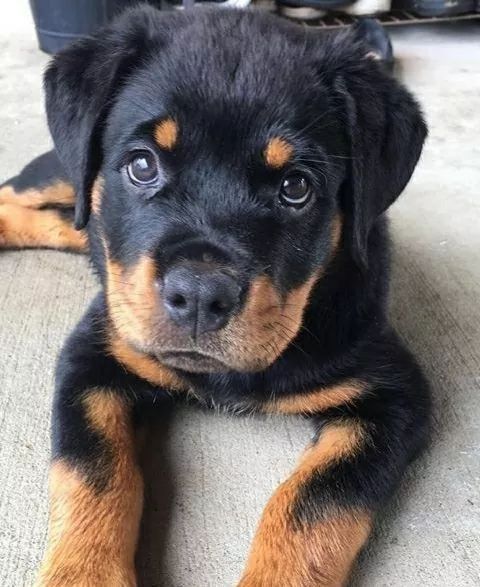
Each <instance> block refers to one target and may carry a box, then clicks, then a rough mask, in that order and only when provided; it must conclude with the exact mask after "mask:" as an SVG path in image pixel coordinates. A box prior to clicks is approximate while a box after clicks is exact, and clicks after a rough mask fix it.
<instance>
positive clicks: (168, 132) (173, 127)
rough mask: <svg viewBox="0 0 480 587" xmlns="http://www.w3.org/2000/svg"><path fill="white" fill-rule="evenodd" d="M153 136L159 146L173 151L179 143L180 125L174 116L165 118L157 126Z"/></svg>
mask: <svg viewBox="0 0 480 587" xmlns="http://www.w3.org/2000/svg"><path fill="white" fill-rule="evenodd" d="M153 136H154V138H155V141H156V142H157V144H158V145H159V147H161V148H162V149H165V150H166V151H172V150H173V149H174V148H175V145H176V144H177V138H178V125H177V123H176V122H175V121H174V120H173V118H164V119H163V120H162V121H160V122H159V123H158V124H157V125H156V126H155V130H154V133H153Z"/></svg>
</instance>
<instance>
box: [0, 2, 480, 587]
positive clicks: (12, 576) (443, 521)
mask: <svg viewBox="0 0 480 587" xmlns="http://www.w3.org/2000/svg"><path fill="white" fill-rule="evenodd" d="M479 40H480V27H479V26H478V25H477V24H470V25H465V26H455V27H452V26H443V27H441V28H440V27H438V28H433V27H424V28H414V29H403V30H396V31H395V33H394V41H395V49H396V52H397V55H398V56H400V57H401V62H402V75H403V76H404V78H405V80H406V81H407V82H408V83H409V85H410V86H411V87H412V88H413V89H414V90H415V91H416V93H417V95H418V97H419V98H420V100H421V101H422V102H423V104H424V107H425V111H426V114H427V118H428V122H429V124H430V139H429V141H428V144H427V147H426V149H425V152H424V156H423V158H422V161H421V164H420V166H419V168H418V170H417V172H416V173H415V177H414V179H413V181H412V182H411V183H410V185H409V186H408V188H407V190H406V191H405V194H404V196H403V197H402V198H401V201H400V202H398V204H396V205H395V206H394V208H393V209H392V213H391V217H392V220H393V234H394V242H395V256H394V277H393V288H392V289H393V291H392V293H393V295H392V298H393V299H392V305H391V315H392V320H393V322H394V323H395V325H396V326H397V328H398V330H399V331H400V333H401V335H402V337H403V338H404V339H405V340H406V341H407V342H408V344H409V345H410V346H411V347H412V349H413V350H414V351H415V352H416V353H417V355H418V357H419V359H420V361H421V363H422V364H423V366H424V368H425V370H426V372H427V374H428V376H429V377H430V379H431V381H432V383H433V388H434V395H435V419H434V422H435V426H434V434H433V439H432V445H431V448H430V449H429V451H428V453H427V454H426V455H425V456H424V457H423V458H422V459H421V460H419V461H418V462H417V463H416V465H415V466H414V467H412V468H411V470H410V472H409V474H408V476H407V479H406V480H405V482H404V484H403V486H402V489H401V491H400V492H399V494H398V496H397V498H396V499H395V500H394V502H393V503H392V504H391V505H390V507H389V508H388V510H387V511H386V512H385V513H384V515H383V516H382V518H381V520H380V522H379V524H378V528H377V531H376V536H375V537H374V539H373V540H372V542H371V544H370V545H369V547H368V548H367V550H366V552H365V553H364V555H363V556H362V559H361V561H360V565H359V568H358V571H357V573H356V578H355V579H354V584H355V585H356V586H357V587H367V586H369V587H387V586H388V587H409V586H417V585H428V586H429V587H430V586H443V587H452V586H472V587H473V586H477V585H479V584H480V571H479V564H480V513H479V508H480V484H479V474H480V463H479V451H480V448H479V445H480V435H479V421H480V413H479V406H480V304H479V300H480V200H479V195H478V186H479V185H480V172H479V161H480V115H479V113H480V42H479ZM45 63H46V57H45V56H44V55H42V54H41V53H39V52H38V51H37V49H36V44H35V39H34V34H33V28H32V24H31V22H30V19H29V16H28V11H27V3H26V2H25V3H17V5H15V6H14V4H13V3H10V7H9V12H8V17H7V16H6V15H5V16H4V18H3V19H2V21H1V22H0V78H1V83H0V128H1V133H2V138H1V141H0V143H1V144H0V180H2V179H4V178H6V177H7V176H9V175H11V174H12V172H15V171H16V170H18V169H19V168H20V167H21V166H22V165H23V164H24V163H26V162H28V161H29V160H30V159H31V158H32V157H33V156H34V155H36V154H38V153H40V152H42V151H43V150H45V149H46V148H47V147H48V146H49V138H48V135H47V130H46V125H45V120H44V116H43V104H42V96H41V72H42V69H43V67H44V65H45ZM95 290H96V285H95V282H94V280H93V278H92V276H91V274H90V271H89V269H88V267H87V263H86V261H85V260H84V259H83V258H81V257H76V256H72V255H67V254H62V253H56V252H47V251H45V252H39V251H30V252H4V253H2V254H1V255H0V348H1V349H2V355H1V356H2V359H1V361H2V363H1V366H0V553H1V554H0V585H2V586H3V587H18V586H21V585H30V584H31V583H32V580H33V577H34V571H35V568H36V566H37V564H38V561H39V559H40V556H41V553H42V548H43V544H44V541H45V535H46V518H47V494H46V493H47V469H48V450H49V449H48V430H49V413H50V400H51V391H52V377H53V370H54V363H55V357H56V354H57V351H58V350H59V348H60V345H61V344H62V341H63V340H64V338H65V336H66V335H67V333H68V332H69V330H70V329H71V327H72V326H73V325H74V323H75V321H76V320H77V319H78V318H79V316H80V315H81V313H82V311H83V309H84V308H85V307H86V304H87V303H88V300H89V299H90V298H91V297H92V295H93V293H94V292H95ZM158 424H159V425H158V429H157V432H156V433H155V434H154V435H153V438H152V441H151V443H150V446H151V451H150V453H149V456H148V459H147V460H148V461H150V462H149V463H148V470H149V474H148V488H147V503H148V508H149V514H148V516H147V518H146V520H145V523H144V530H143V538H142V543H141V548H140V555H139V569H140V576H141V585H143V586H148V587H154V586H162V587H199V586H202V587H203V586H207V587H228V586H232V585H234V584H235V579H236V578H237V577H238V576H239V574H240V572H241V568H242V562H243V560H244V557H245V553H246V551H247V549H248V544H249V541H250V539H251V536H252V534H253V532H254V528H255V525H256V521H257V520H258V517H259V515H260V512H261V509H262V507H263V505H264V504H265V502H266V501H267V499H268V496H269V494H270V493H271V492H272V491H273V489H274V487H275V486H276V485H277V484H278V483H279V482H280V481H281V480H282V479H283V478H285V476H286V475H287V474H288V472H289V470H291V468H292V466H293V465H294V463H295V460H296V457H297V455H298V454H299V452H300V451H301V448H302V446H303V445H304V444H305V442H306V440H307V438H308V429H307V428H306V427H305V425H304V423H302V422H300V421H298V420H295V419H289V420H286V419H285V420H282V419H267V420H265V419H255V420H251V419H241V418H240V419H232V418H230V417H226V416H220V415H214V414H204V413H201V412H199V411H195V410H193V409H185V410H181V411H180V412H179V413H178V414H177V415H175V416H174V417H173V418H171V419H165V421H162V422H159V423H158Z"/></svg>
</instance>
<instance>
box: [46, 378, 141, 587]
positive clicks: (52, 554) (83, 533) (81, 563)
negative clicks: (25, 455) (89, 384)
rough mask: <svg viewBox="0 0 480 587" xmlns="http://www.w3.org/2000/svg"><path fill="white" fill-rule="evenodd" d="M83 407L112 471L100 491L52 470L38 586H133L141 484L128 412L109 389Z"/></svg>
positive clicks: (66, 471)
mask: <svg viewBox="0 0 480 587" xmlns="http://www.w3.org/2000/svg"><path fill="white" fill-rule="evenodd" d="M84 403H85V407H86V410H87V415H88V418H89V420H90V425H91V426H92V428H93V429H94V430H96V431H97V432H99V433H101V434H102V435H103V436H104V437H105V439H106V440H107V442H109V444H110V447H111V448H112V449H113V450H112V458H113V469H112V471H111V472H110V477H109V480H108V485H107V487H106V488H105V489H103V490H101V491H98V490H95V488H93V487H92V486H90V485H89V484H88V480H87V479H85V478H84V476H83V475H82V473H81V471H80V470H77V469H75V468H74V466H72V465H71V464H69V463H67V462H64V461H62V460H59V461H56V462H55V463H54V464H53V465H52V469H51V473H50V501H51V503H50V523H49V536H48V546H47V551H46V554H45V558H44V561H43V564H42V568H41V570H40V574H39V577H38V580H37V583H36V584H37V586H39V587H47V586H48V587H64V586H65V585H72V586H76V587H93V586H94V585H95V586H96V585H102V586H105V587H134V586H135V585H136V580H135V564H134V556H135V548H136V544H137V538H138V532H139V525H140V517H141V513H142V504H143V497H142V496H143V482H142V477H141V473H140V470H139V468H138V465H137V462H136V450H135V446H134V433H133V429H132V423H131V411H130V408H129V406H128V405H127V404H126V403H125V402H124V401H123V400H122V399H121V398H120V397H119V396H117V395H115V394H114V393H112V392H109V391H108V390H96V391H92V392H90V394H89V395H88V396H85V399H84Z"/></svg>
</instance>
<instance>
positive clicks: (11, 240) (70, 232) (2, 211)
mask: <svg viewBox="0 0 480 587" xmlns="http://www.w3.org/2000/svg"><path fill="white" fill-rule="evenodd" d="M27 247H45V248H50V249H69V250H72V251H77V252H85V251H86V250H87V248H88V247H87V236H86V233H85V232H84V231H78V230H75V228H74V227H73V223H71V222H69V221H67V220H65V218H63V217H62V216H61V214H59V212H58V211H57V210H35V209H32V208H28V207H25V208H24V207H22V206H15V205H13V204H2V205H0V248H27Z"/></svg>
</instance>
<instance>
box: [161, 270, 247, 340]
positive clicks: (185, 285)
mask: <svg viewBox="0 0 480 587" xmlns="http://www.w3.org/2000/svg"><path fill="white" fill-rule="evenodd" d="M239 297H240V287H239V285H238V283H237V282H236V281H235V280H234V279H233V278H232V277H230V276H229V275H225V274H224V273H222V272H220V271H219V270H218V269H213V270H212V269H204V268H202V267H201V266H196V265H193V266H191V267H190V266H180V267H174V268H173V269H170V271H168V272H167V273H166V275H165V277H164V280H163V303H164V304H165V308H166V309H167V312H168V314H169V315H170V317H171V318H172V320H173V321H174V322H175V323H176V324H178V325H179V326H182V327H184V328H187V329H188V330H189V332H190V334H191V335H192V336H198V335H199V334H203V333H204V332H210V331H213V330H219V329H220V328H222V326H225V324H226V323H227V322H228V320H229V318H230V316H231V315H232V313H233V312H234V310H235V308H236V307H237V306H238V303H239Z"/></svg>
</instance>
